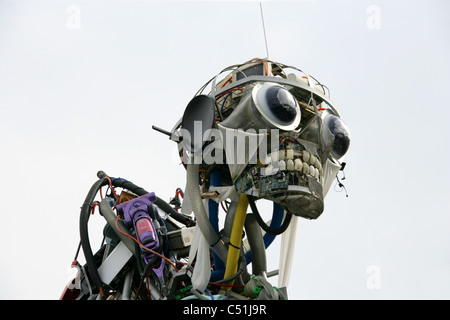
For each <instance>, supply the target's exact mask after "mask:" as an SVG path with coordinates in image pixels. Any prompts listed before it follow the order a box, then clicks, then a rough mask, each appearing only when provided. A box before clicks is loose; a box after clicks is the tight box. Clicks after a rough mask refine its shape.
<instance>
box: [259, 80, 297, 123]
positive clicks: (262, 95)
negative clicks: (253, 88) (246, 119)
mask: <svg viewBox="0 0 450 320" xmlns="http://www.w3.org/2000/svg"><path fill="white" fill-rule="evenodd" d="M256 100H257V102H258V105H259V107H260V109H261V112H262V113H263V115H264V116H265V117H266V118H267V120H269V122H271V123H272V124H274V125H276V126H277V127H280V128H281V129H284V130H292V129H295V128H296V127H297V126H298V125H299V123H300V115H301V114H300V108H299V106H298V103H297V101H296V100H295V98H294V97H293V96H292V94H291V93H290V92H289V91H288V90H286V89H285V88H284V87H282V86H278V85H268V86H263V87H261V88H260V89H259V90H258V92H257V96H256Z"/></svg>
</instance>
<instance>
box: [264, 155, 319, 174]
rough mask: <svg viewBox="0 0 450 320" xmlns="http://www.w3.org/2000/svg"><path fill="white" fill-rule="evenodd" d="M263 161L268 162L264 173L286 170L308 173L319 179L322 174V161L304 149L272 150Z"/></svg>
mask: <svg viewBox="0 0 450 320" xmlns="http://www.w3.org/2000/svg"><path fill="white" fill-rule="evenodd" d="M300 157H301V158H302V159H303V161H302V159H300ZM265 163H266V164H268V165H267V166H266V167H265V168H264V169H265V171H264V174H265V175H272V174H275V173H277V172H278V170H280V171H284V170H288V171H298V172H301V173H304V174H309V175H311V176H313V177H315V178H316V179H319V177H320V176H322V174H323V169H322V163H320V160H319V159H318V158H317V157H316V156H314V155H312V154H311V153H310V152H308V151H306V150H304V151H294V150H292V149H287V150H280V151H278V152H272V153H271V154H270V155H268V156H267V158H266V161H265Z"/></svg>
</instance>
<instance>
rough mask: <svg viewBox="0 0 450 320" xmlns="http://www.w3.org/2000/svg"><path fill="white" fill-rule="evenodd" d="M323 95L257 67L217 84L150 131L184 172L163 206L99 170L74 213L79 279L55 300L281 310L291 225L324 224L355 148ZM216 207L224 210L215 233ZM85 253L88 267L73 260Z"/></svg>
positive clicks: (254, 63) (263, 64) (287, 74)
mask: <svg viewBox="0 0 450 320" xmlns="http://www.w3.org/2000/svg"><path fill="white" fill-rule="evenodd" d="M223 72H227V74H226V75H225V77H224V78H222V79H219V76H220V75H221V74H222V73H223ZM208 85H210V86H211V90H210V92H209V93H208V94H203V91H204V90H205V89H206V88H207V87H208ZM327 92H328V88H327V87H325V86H324V85H323V84H321V83H319V82H318V81H317V80H316V79H314V78H313V77H311V76H309V75H308V74H305V73H303V72H302V71H301V70H299V69H297V68H294V67H290V66H286V65H283V64H281V63H276V62H273V61H269V60H262V59H254V60H251V61H249V62H246V63H244V64H241V65H234V66H231V67H228V68H225V69H224V70H223V71H222V72H221V73H220V74H219V75H217V76H215V77H213V78H212V79H211V80H210V81H208V82H207V83H206V84H205V85H204V86H203V87H202V88H201V89H200V90H199V92H197V94H196V95H195V96H194V98H193V99H192V100H191V101H190V102H189V104H188V105H187V107H186V109H185V111H184V115H183V117H182V118H181V119H180V120H179V121H178V122H177V124H176V125H175V126H174V128H173V129H172V131H171V132H169V131H165V130H163V129H160V128H157V127H155V126H153V128H154V129H156V130H158V131H160V132H162V133H164V134H167V135H169V137H170V139H171V140H173V141H175V142H177V145H178V150H179V153H180V157H181V159H182V162H183V164H184V166H185V168H186V178H187V179H186V189H185V191H184V193H183V191H182V190H181V188H177V191H176V197H175V198H172V199H171V200H170V203H167V202H165V201H164V200H163V199H161V198H159V197H158V196H157V193H155V192H148V191H146V190H145V189H143V188H142V187H139V186H137V185H135V184H134V183H132V182H131V181H129V180H126V179H123V178H114V177H110V176H108V175H107V174H106V173H105V172H103V171H99V172H98V173H97V176H98V178H99V180H97V181H96V182H95V183H94V184H93V185H92V187H91V189H90V190H89V192H88V194H87V196H86V199H85V201H84V202H83V205H82V207H81V211H80V246H79V247H78V250H77V253H76V256H75V260H74V262H73V263H72V266H75V267H77V269H78V274H77V276H76V278H75V279H74V280H73V281H72V282H70V283H69V284H68V286H66V288H65V291H64V292H63V294H62V296H61V299H97V298H100V299H110V298H112V299H131V298H134V299H155V300H160V299H170V300H178V299H192V298H194V299H197V298H198V299H209V298H211V299H212V298H214V299H237V298H238V299H259V300H278V299H287V298H288V296H287V285H288V281H289V273H290V268H291V264H292V259H291V257H292V253H293V252H292V250H293V243H295V241H294V240H295V224H294V223H292V221H291V220H295V221H297V220H296V219H297V217H303V218H307V219H316V218H318V217H319V216H320V215H321V214H322V212H323V210H324V197H325V195H326V193H327V192H328V190H329V188H330V186H331V184H332V182H333V180H334V178H335V177H336V175H337V173H338V171H339V170H340V169H341V168H342V165H341V163H340V161H341V159H342V157H343V156H344V155H345V153H346V152H347V150H348V148H349V145H350V133H349V130H348V128H347V126H346V125H345V124H344V122H343V121H342V120H341V118H340V115H339V112H338V111H337V110H336V108H335V107H334V106H333V104H332V103H331V102H330V100H329V92H328V95H327V94H326V93H327ZM105 187H107V189H106V192H105V194H104V195H105V196H103V195H102V188H105ZM116 188H118V189H122V192H121V193H120V194H118V193H116V191H115V189H116ZM108 191H109V193H108ZM179 193H181V194H182V195H183V203H182V205H181V203H180V200H179V198H178V194H179ZM98 196H100V200H96V199H98ZM174 199H175V200H176V201H173V200H174ZM259 199H266V200H269V201H271V202H272V203H273V213H272V219H271V220H270V223H269V225H268V222H266V221H264V220H263V219H262V217H261V215H260V214H259V212H258V208H257V206H256V201H257V200H259ZM219 204H221V205H222V208H223V209H224V211H226V215H225V218H224V219H223V220H224V221H223V224H222V225H221V224H220V223H219V211H218V210H219V209H218V208H219ZM249 205H250V207H251V213H248V212H247V210H248V206H249ZM97 206H98V208H99V211H100V213H101V215H102V216H103V217H104V218H105V220H106V225H105V228H104V230H103V233H104V239H105V243H102V246H101V248H100V249H99V250H98V251H97V252H96V253H95V254H94V252H93V251H92V248H91V244H90V240H89V232H88V220H89V217H90V216H91V215H92V213H94V211H95V208H96V207H97ZM179 209H181V212H179V211H178V210H179ZM192 213H194V215H195V218H194V219H191V218H190V215H191V214H192ZM295 221H294V222H295ZM288 227H290V229H288ZM244 228H245V236H243V235H244V232H243V231H244ZM284 231H287V232H284ZM279 234H283V236H282V240H281V249H280V260H279V261H280V264H279V269H278V270H279V271H278V287H273V286H272V285H271V284H270V283H269V282H268V280H267V278H268V277H269V274H270V275H274V274H276V272H275V273H274V272H268V270H267V260H266V249H267V248H268V246H269V245H270V244H271V243H272V242H273V240H274V239H275V237H276V236H277V235H279ZM80 247H81V248H82V249H83V254H84V256H85V259H86V265H85V266H82V265H81V264H80V263H79V262H78V261H77V260H76V259H77V256H78V252H79V251H80ZM181 260H182V261H181ZM250 263H251V264H252V272H251V276H250V273H249V272H248V271H247V265H248V264H250ZM144 283H145V284H144ZM235 283H237V284H238V285H234V284H235ZM142 287H147V290H140V288H142Z"/></svg>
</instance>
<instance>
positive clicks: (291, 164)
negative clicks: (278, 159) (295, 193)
mask: <svg viewBox="0 0 450 320" xmlns="http://www.w3.org/2000/svg"><path fill="white" fill-rule="evenodd" d="M286 169H287V170H288V171H294V161H293V160H292V159H288V160H287V161H286Z"/></svg>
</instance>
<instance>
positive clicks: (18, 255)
mask: <svg viewBox="0 0 450 320" xmlns="http://www.w3.org/2000/svg"><path fill="white" fill-rule="evenodd" d="M263 8H264V17H265V22H266V31H267V39H268V44H269V57H270V58H271V59H272V60H274V61H279V62H282V63H285V64H289V65H294V66H296V67H298V68H300V69H303V70H305V71H306V72H308V73H310V74H312V75H313V76H315V77H316V78H318V79H319V80H320V81H321V82H323V83H324V84H326V85H327V86H328V87H329V88H330V89H331V100H332V101H333V102H334V103H335V105H336V106H337V108H338V109H339V111H340V112H341V115H342V117H343V119H344V121H345V122H346V123H347V125H348V126H349V127H350V129H351V133H352V142H351V149H350V151H349V153H348V154H347V156H346V159H345V161H346V162H347V167H346V170H345V176H346V179H345V180H344V181H343V182H344V184H345V187H346V189H347V191H348V194H349V196H348V198H347V197H346V196H345V192H338V191H339V188H337V190H334V186H333V187H332V189H331V190H330V192H329V194H328V196H327V198H326V201H325V212H324V213H323V215H322V216H321V217H320V218H319V219H318V220H316V221H307V220H300V221H299V225H298V234H297V240H296V247H295V257H294V264H293V272H292V275H291V281H290V287H289V291H290V294H291V298H292V299H449V298H450V291H449V289H448V288H449V286H450V235H449V232H448V228H449V225H450V217H449V211H450V210H449V209H450V205H449V201H448V199H449V196H450V194H449V191H450V188H449V178H450V172H449V169H448V163H449V161H450V152H449V150H448V147H449V145H450V143H449V142H450V141H449V136H450V132H449V128H448V119H449V118H450V117H449V116H450V111H449V110H450V109H449V107H450V105H449V100H450V93H449V92H450V90H449V89H448V86H449V84H450V81H449V80H450V76H449V74H450V64H449V63H448V57H449V56H450V37H449V30H450V16H449V13H450V4H449V2H448V1H444V0H440V1H439V0H433V1H400V0H396V1H382V0H371V1H365V0H364V1H350V0H345V1H331V0H330V1H325V0H323V1H322V0H317V1H314V0H309V1H275V0H274V1H264V2H263ZM259 10H260V9H259V2H256V1H178V2H176V1H82V0H78V1H77V0H72V1H43V0H42V1H25V0H21V1H7V0H0V152H1V158H0V172H1V174H0V177H1V180H2V183H1V186H0V197H1V203H0V215H1V221H2V225H1V231H0V298H1V299H58V298H59V296H60V294H61V292H62V290H63V288H64V286H65V284H66V283H67V282H68V281H69V280H70V275H71V274H72V273H71V269H70V264H71V262H72V260H73V257H74V255H75V250H76V247H77V244H78V240H79V234H78V218H79V208H80V206H81V204H82V202H83V200H84V198H85V196H86V194H87V192H88V190H89V188H90V186H91V185H92V183H93V182H95V180H96V172H97V171H98V170H104V171H105V172H107V173H108V174H110V175H112V176H116V177H119V176H120V177H123V178H126V179H129V180H132V181H133V182H135V183H136V184H138V185H141V186H142V187H144V188H146V189H147V190H149V191H155V192H156V193H157V194H158V196H160V197H161V198H164V199H166V200H168V199H169V198H170V197H171V196H173V195H174V193H175V189H176V188H177V187H182V188H184V186H185V171H184V169H183V167H182V166H181V165H180V164H179V161H178V160H177V157H176V154H175V145H174V144H173V142H171V141H169V140H168V139H167V137H166V136H164V135H161V134H159V133H157V132H155V131H153V130H152V129H151V126H152V125H157V126H159V127H162V128H165V129H167V130H170V129H171V128H172V126H173V125H174V124H175V122H176V121H177V120H178V119H179V118H180V117H181V116H182V114H183V111H184V108H185V107H186V105H187V103H188V102H189V101H190V99H191V98H192V97H193V96H194V94H195V93H196V92H197V90H198V89H199V88H200V87H201V86H202V85H203V84H204V83H205V82H206V81H207V80H209V79H210V78H211V77H212V76H214V75H215V74H216V73H218V72H219V71H220V70H221V69H222V68H224V67H226V66H229V65H232V64H236V63H242V62H245V61H247V60H249V59H251V58H254V57H265V56H266V51H265V45H264V36H263V31H262V24H261V16H260V11H259ZM103 224H104V222H103V221H102V218H101V217H99V216H98V214H97V215H95V216H93V217H92V220H91V222H90V225H89V226H90V230H91V231H92V241H93V243H94V245H95V244H97V243H98V244H100V241H101V229H102V227H103ZM279 243H280V242H279V239H277V240H276V241H275V243H274V244H273V245H272V246H271V247H270V248H269V250H268V255H269V268H271V269H275V268H277V265H278V250H279ZM374 276H376V281H375V282H374V281H373V280H374V278H373V277H374ZM274 281H275V283H276V278H275V279H274ZM374 284H375V285H374Z"/></svg>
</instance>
